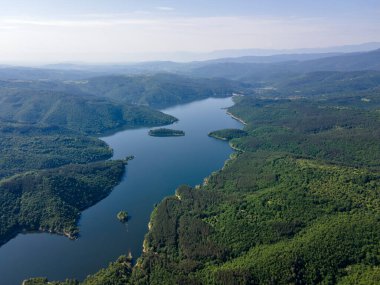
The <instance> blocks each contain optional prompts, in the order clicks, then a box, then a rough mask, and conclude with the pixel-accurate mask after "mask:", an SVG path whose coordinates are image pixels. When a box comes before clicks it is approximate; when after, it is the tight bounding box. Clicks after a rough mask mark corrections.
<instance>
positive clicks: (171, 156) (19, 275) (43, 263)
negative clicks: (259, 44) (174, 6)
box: [0, 98, 241, 285]
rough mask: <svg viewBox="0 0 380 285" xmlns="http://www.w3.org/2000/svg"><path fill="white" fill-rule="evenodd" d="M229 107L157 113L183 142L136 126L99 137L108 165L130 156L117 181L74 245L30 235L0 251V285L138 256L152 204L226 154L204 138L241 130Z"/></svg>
mask: <svg viewBox="0 0 380 285" xmlns="http://www.w3.org/2000/svg"><path fill="white" fill-rule="evenodd" d="M232 104H233V102H232V100H231V98H227V99H206V100H202V101H198V102H193V103H190V104H185V105H179V106H176V107H173V108H169V109H165V110H163V111H164V112H165V113H168V114H171V115H173V116H175V117H177V118H178V119H179V122H178V123H175V124H173V125H172V126H170V127H171V128H175V129H180V130H183V131H185V133H186V135H185V136H184V137H165V138H160V137H151V136H148V130H149V129H146V128H143V129H135V130H126V131H122V132H118V133H116V134H114V135H112V136H109V137H105V138H102V139H103V140H104V141H105V142H107V143H108V144H109V145H110V146H111V147H112V148H113V149H114V158H115V159H118V158H125V157H126V156H128V155H134V156H135V159H134V160H132V161H130V162H129V165H128V166H127V167H126V173H125V175H124V177H123V180H122V181H121V183H120V184H119V185H118V186H117V187H115V189H114V190H113V192H112V193H111V194H110V195H109V196H108V197H107V198H106V199H104V200H102V201H101V202H99V203H98V204H96V205H95V206H93V207H91V208H89V209H88V210H86V211H84V212H83V214H82V217H81V219H80V221H79V227H80V238H79V239H78V240H75V241H71V240H69V239H67V238H65V237H62V236H58V235H51V234H46V233H30V234H19V235H18V236H17V237H16V238H14V239H12V240H11V241H9V242H8V243H7V244H5V245H4V246H2V247H1V248H0V284H1V285H16V284H17V285H19V284H21V281H22V280H24V279H25V278H29V277H37V276H46V277H48V278H49V279H50V280H64V279H65V278H77V279H83V278H85V277H86V276H87V275H88V274H91V273H95V272H96V271H98V270H99V269H100V268H102V267H105V266H107V264H108V263H109V262H111V261H113V260H115V259H116V258H117V257H118V256H120V255H121V254H126V253H127V252H128V251H129V250H130V251H131V252H132V254H133V256H134V257H138V256H139V255H140V254H141V250H142V242H143V239H144V235H145V233H146V232H147V230H148V229H147V224H148V222H149V217H150V213H151V212H152V209H153V207H154V204H156V203H159V202H160V201H161V200H162V199H163V198H164V197H165V196H169V195H173V194H174V192H175V189H176V188H177V187H178V186H179V185H180V184H189V185H191V186H195V185H197V184H201V183H202V182H203V179H204V178H205V177H206V176H208V175H209V174H210V173H211V172H213V171H215V170H217V169H220V168H221V167H222V166H223V164H224V161H225V160H226V159H227V158H228V156H229V155H230V153H231V152H232V150H231V148H230V147H229V146H228V144H227V143H226V142H223V141H219V140H216V139H212V138H209V137H208V136H207V134H208V133H209V132H210V131H214V130H217V129H222V128H240V127H241V124H240V123H239V122H237V121H235V120H233V119H232V118H231V117H229V116H228V115H227V114H226V112H225V110H224V109H222V108H225V107H228V106H231V105H232ZM120 210H126V211H128V213H129V216H130V220H129V221H128V223H127V224H122V223H120V222H119V221H118V220H117V218H116V214H117V213H118V212H119V211H120Z"/></svg>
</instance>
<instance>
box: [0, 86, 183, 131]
mask: <svg viewBox="0 0 380 285" xmlns="http://www.w3.org/2000/svg"><path fill="white" fill-rule="evenodd" d="M0 113H1V116H0V117H1V119H3V120H7V121H17V122H23V123H29V124H43V125H50V126H51V125H53V126H60V127H64V128H66V129H70V130H74V131H78V132H81V133H86V134H102V133H105V132H110V131H115V130H117V129H121V128H127V127H129V128H134V127H141V126H157V125H165V124H170V123H173V122H175V121H176V119H175V118H174V117H172V116H169V115H166V114H163V113H161V112H159V111H156V110H153V109H150V108H148V107H142V106H136V105H128V104H124V103H123V104H121V103H115V102H112V101H110V100H108V99H105V98H100V97H95V96H91V95H83V94H81V95H78V94H74V95H72V94H70V93H63V92H56V91H44V90H20V89H16V90H15V91H14V90H13V89H12V90H11V91H8V90H7V89H3V90H1V92H0Z"/></svg>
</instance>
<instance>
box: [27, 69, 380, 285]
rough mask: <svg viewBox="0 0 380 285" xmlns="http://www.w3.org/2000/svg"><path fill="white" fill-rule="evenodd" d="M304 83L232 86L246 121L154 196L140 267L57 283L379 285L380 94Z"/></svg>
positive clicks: (121, 263) (116, 266) (122, 266)
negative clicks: (213, 163) (221, 158)
mask: <svg viewBox="0 0 380 285" xmlns="http://www.w3.org/2000/svg"><path fill="white" fill-rule="evenodd" d="M312 76H315V75H312ZM344 76H346V77H347V78H349V77H350V76H353V75H352V74H351V75H349V74H345V75H344ZM330 79H331V78H330ZM330 79H326V80H330ZM331 80H335V78H334V77H333V78H332V79H331ZM301 83H302V84H301ZM279 84H280V83H279ZM281 84H284V83H281ZM310 84H312V85H315V83H314V82H313V81H310ZM310 84H305V82H300V84H295V83H294V82H293V83H292V84H290V82H289V84H288V86H290V85H294V86H293V90H291V89H290V87H288V88H287V90H286V92H285V91H284V92H281V94H282V95H281V96H279V95H278V94H279V92H278V91H275V93H273V92H274V91H273V90H272V91H267V92H268V94H267V96H263V93H262V90H261V89H258V90H256V92H254V93H253V94H252V96H239V97H235V105H234V106H232V107H231V108H229V110H228V111H229V112H230V113H231V114H233V115H234V116H236V117H238V118H240V119H242V120H243V121H244V122H246V123H247V125H246V126H245V127H244V130H235V129H227V130H220V131H215V132H213V133H211V134H210V136H211V137H215V138H218V139H224V140H228V141H229V143H230V144H231V146H232V147H233V148H234V149H236V152H235V153H234V154H233V155H232V156H231V158H230V160H228V161H227V162H226V164H225V166H224V167H223V169H222V170H220V171H218V172H216V173H213V174H212V175H211V176H209V177H208V178H207V179H206V182H205V183H204V185H202V186H201V187H198V188H195V189H194V188H191V187H189V186H186V185H183V186H180V187H179V188H178V189H177V191H176V195H175V196H172V197H167V198H165V199H164V200H163V201H162V202H161V203H160V204H159V205H157V206H156V207H155V209H154V211H153V213H152V215H151V228H150V230H149V232H148V233H147V235H146V237H145V241H144V245H143V246H144V252H143V254H142V256H141V257H139V258H138V259H137V260H136V263H135V266H134V267H131V263H130V262H128V260H126V259H125V257H121V258H120V259H119V260H118V261H116V262H114V263H111V264H110V266H109V267H108V268H106V269H103V270H101V271H99V272H98V273H96V274H94V275H92V276H89V277H88V278H87V279H86V280H84V281H83V282H82V283H79V282H78V283H76V282H77V281H69V280H68V281H66V283H57V284H99V285H100V284H109V285H111V284H194V285H195V284H345V285H346V284H352V285H353V284H379V282H380V230H379V229H380V164H379V161H380V143H379V142H380V133H379V126H380V112H379V107H380V105H379V104H378V103H376V101H374V102H372V101H371V104H368V102H366V101H361V98H367V96H373V97H378V96H376V95H375V93H373V92H372V91H370V90H367V92H368V94H366V93H363V91H362V90H359V91H358V90H351V92H338V91H337V90H338V89H339V88H336V90H334V91H333V92H331V93H330V92H327V93H326V94H324V95H323V96H309V97H308V96H302V97H297V98H295V97H294V96H293V94H292V93H294V92H295V91H299V92H297V93H301V94H304V95H306V94H308V93H307V90H309V89H310V88H311V86H310ZM347 88H348V87H347ZM302 90H305V93H303V91H302ZM371 92H372V93H371ZM286 94H287V95H286ZM290 94H291V95H290ZM363 96H365V97H363ZM338 99H339V100H338ZM340 100H342V101H344V102H345V103H344V104H342V105H340V104H339V102H341V101H340ZM357 101H361V102H363V104H365V105H356V104H355V103H354V102H357ZM47 282H48V281H47V280H46V279H40V280H37V279H36V280H30V281H28V282H27V283H26V284H38V285H40V284H47ZM53 284H54V283H53Z"/></svg>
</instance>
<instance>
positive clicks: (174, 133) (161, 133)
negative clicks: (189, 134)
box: [148, 128, 185, 137]
mask: <svg viewBox="0 0 380 285" xmlns="http://www.w3.org/2000/svg"><path fill="white" fill-rule="evenodd" d="M148 134H149V135H150V136H153V137H182V136H184V135H185V132H184V131H181V130H173V129H167V128H158V129H153V130H149V132H148Z"/></svg>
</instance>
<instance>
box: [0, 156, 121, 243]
mask: <svg viewBox="0 0 380 285" xmlns="http://www.w3.org/2000/svg"><path fill="white" fill-rule="evenodd" d="M123 173H124V163H123V162H122V161H106V162H95V163H90V164H85V165H75V164H70V165H66V166H63V167H61V168H58V169H51V170H40V171H32V172H26V173H23V174H19V175H16V176H13V177H11V178H8V179H4V180H2V181H1V182H0V204H1V205H2V207H1V208H0V237H1V239H0V244H2V243H4V242H6V241H7V240H8V239H9V238H11V237H12V236H14V235H15V234H17V233H18V232H20V231H22V230H27V231H49V232H54V233H60V234H64V235H67V236H68V237H70V238H75V237H76V235H77V234H78V228H77V226H76V222H77V220H78V218H79V215H80V212H81V211H83V210H84V209H86V208H88V207H90V206H92V205H94V204H95V203H96V202H98V201H99V200H101V199H103V198H104V197H106V196H107V195H108V194H109V193H110V191H111V190H112V188H113V187H114V186H115V185H117V183H118V182H119V180H120V178H121V176H122V174H123Z"/></svg>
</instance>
